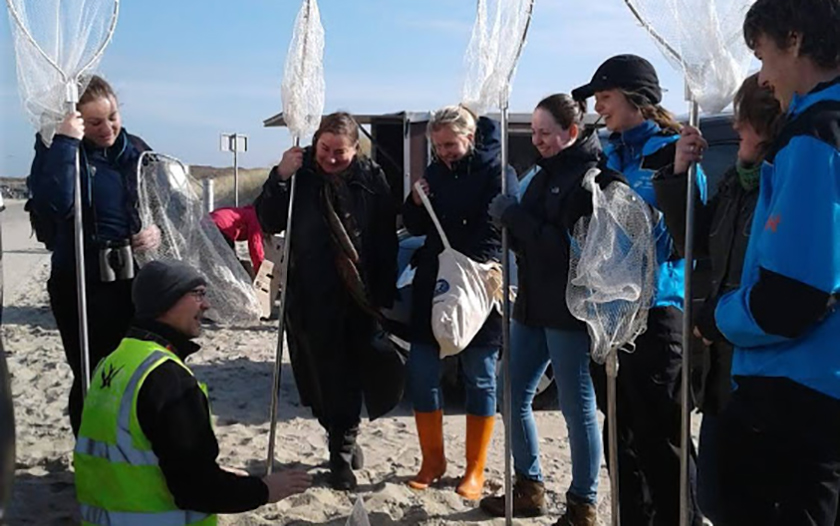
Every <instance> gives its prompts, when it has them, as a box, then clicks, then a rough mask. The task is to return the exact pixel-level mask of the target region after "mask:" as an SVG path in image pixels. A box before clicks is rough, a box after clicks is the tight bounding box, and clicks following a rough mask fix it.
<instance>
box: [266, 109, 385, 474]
mask: <svg viewBox="0 0 840 526" xmlns="http://www.w3.org/2000/svg"><path fill="white" fill-rule="evenodd" d="M292 178H297V183H296V185H297V187H296V196H295V201H296V203H295V205H294V210H293V218H294V228H293V229H292V231H291V234H290V239H289V240H287V242H288V243H291V244H292V247H294V248H293V249H292V251H291V256H290V261H289V267H288V269H289V270H288V272H289V277H288V281H287V283H288V285H287V286H288V292H287V301H288V307H287V308H286V320H287V323H286V325H287V327H288V339H289V343H290V345H289V349H290V356H291V362H292V369H293V371H294V375H295V380H296V382H295V383H296V384H297V388H298V393H299V394H300V398H301V401H302V402H303V404H304V405H307V406H310V407H311V408H312V412H313V414H314V415H315V417H316V418H317V419H318V422H319V423H320V424H321V426H322V427H323V428H324V430H325V431H326V432H327V436H328V449H329V468H330V479H329V481H330V485H331V486H332V487H333V488H335V489H338V490H351V489H354V488H355V487H356V483H357V482H356V476H355V475H354V474H353V470H354V469H360V468H361V467H362V466H363V462H364V457H363V454H362V450H361V448H360V447H359V445H358V444H357V441H356V439H357V437H358V435H359V425H360V423H361V416H360V415H361V411H362V403H363V400H364V401H365V402H367V405H368V413H369V416H370V417H371V418H376V417H377V416H381V412H378V411H377V412H374V411H373V410H372V409H371V403H372V402H373V401H374V399H376V398H377V395H381V394H382V393H384V392H385V391H387V392H388V393H391V392H392V390H391V389H389V388H390V384H391V383H392V381H393V378H380V377H377V376H376V375H372V374H369V369H368V368H366V367H364V364H369V363H370V357H371V353H373V352H374V349H373V346H372V340H373V339H374V334H375V330H376V322H377V319H378V317H379V309H380V308H382V307H389V306H391V304H392V303H393V299H394V295H395V293H396V285H395V284H396V281H397V249H398V244H397V233H396V204H395V203H394V202H393V200H392V197H391V190H390V187H389V186H388V183H387V181H386V179H385V173H384V172H383V171H382V169H381V168H380V167H379V166H378V165H377V164H376V163H374V162H373V161H372V160H370V159H367V158H365V157H363V156H362V155H361V154H360V153H359V129H358V124H357V123H356V121H355V119H353V117H352V116H351V115H350V114H348V113H344V112H338V113H334V114H331V115H328V116H326V117H325V118H324V119H323V121H322V122H321V126H320V128H318V131H317V132H315V136H314V137H313V139H312V146H309V147H306V148H300V147H297V146H295V147H292V148H290V149H289V150H287V151H286V152H285V153H284V154H283V159H282V160H281V161H280V163H279V164H278V165H277V166H275V167H274V168H273V169H272V170H271V173H270V174H269V176H268V180H267V181H266V183H265V184H264V185H263V189H262V193H261V194H260V195H259V197H257V200H256V201H255V203H254V204H255V207H256V210H257V217H258V218H259V220H260V223H261V225H262V228H263V230H264V231H266V232H268V233H272V234H276V233H280V232H283V231H285V230H286V222H287V217H288V210H289V206H290V191H291V184H292ZM392 376H393V375H392ZM397 402H398V400H394V401H391V402H390V403H386V404H385V405H386V406H390V407H391V408H393V407H394V406H395V405H396V403H397Z"/></svg>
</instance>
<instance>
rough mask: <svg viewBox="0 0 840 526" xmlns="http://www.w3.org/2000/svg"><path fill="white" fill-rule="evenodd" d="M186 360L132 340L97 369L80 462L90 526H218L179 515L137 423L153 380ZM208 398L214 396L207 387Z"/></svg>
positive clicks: (210, 519)
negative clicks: (140, 400)
mask: <svg viewBox="0 0 840 526" xmlns="http://www.w3.org/2000/svg"><path fill="white" fill-rule="evenodd" d="M169 360H172V361H174V362H175V363H177V364H178V365H180V366H181V367H183V368H184V369H186V370H187V371H188V372H189V373H190V374H192V371H190V370H189V368H188V367H187V366H186V365H185V364H184V362H183V361H181V359H180V358H178V356H176V355H175V354H174V353H172V352H171V351H169V350H168V349H166V348H164V347H163V346H161V345H160V344H158V343H156V342H152V341H146V340H137V339H134V338H125V339H123V341H122V342H121V343H120V346H119V347H118V348H117V350H115V351H114V352H113V353H111V354H110V355H109V356H108V357H107V358H105V359H104V360H102V362H100V364H99V365H98V366H97V368H96V370H95V371H94V373H93V378H92V379H91V383H90V389H89V390H88V393H87V396H86V397H85V405H84V410H83V412H82V427H81V429H80V430H79V438H78V440H77V442H76V449H75V451H74V452H73V462H74V465H75V469H76V495H77V498H78V500H79V505H80V507H81V514H82V524H83V525H84V526H184V525H191V526H215V525H216V523H217V518H216V516H215V515H208V514H206V513H200V512H196V511H188V510H182V509H179V508H178V507H177V506H176V505H175V499H174V497H173V496H172V494H171V493H170V492H169V488H168V487H167V485H166V479H165V478H164V476H163V472H162V471H161V469H160V466H159V465H158V459H157V456H155V454H154V452H153V451H152V445H151V443H150V442H149V440H148V439H147V438H146V435H145V434H144V433H143V430H142V429H141V428H140V423H139V422H138V420H137V397H138V395H139V393H140V388H141V387H142V386H143V382H144V381H145V379H146V377H148V376H149V373H151V372H152V371H154V370H155V368H157V367H158V366H160V365H161V364H163V363H165V362H167V361H169ZM199 385H200V386H201V389H202V390H203V391H204V394H205V396H206V395H207V389H206V387H205V386H204V385H203V384H199Z"/></svg>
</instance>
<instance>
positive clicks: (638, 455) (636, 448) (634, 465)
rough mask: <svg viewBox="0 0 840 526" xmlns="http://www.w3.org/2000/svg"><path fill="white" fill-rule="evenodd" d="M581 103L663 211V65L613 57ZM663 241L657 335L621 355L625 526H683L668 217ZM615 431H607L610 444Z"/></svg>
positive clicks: (613, 163) (677, 338)
mask: <svg viewBox="0 0 840 526" xmlns="http://www.w3.org/2000/svg"><path fill="white" fill-rule="evenodd" d="M572 95H573V97H574V98H575V99H578V100H585V99H587V98H589V97H592V96H594V97H595V111H596V112H597V113H598V114H599V115H601V116H602V117H603V118H604V123H605V124H606V127H607V129H608V130H609V131H610V132H612V135H611V136H610V140H609V143H608V144H607V146H606V148H605V150H604V155H605V157H606V159H605V160H606V165H607V167H609V168H611V169H613V170H616V171H618V172H621V173H622V174H623V175H624V176H625V177H626V178H627V181H628V183H629V184H630V186H631V187H632V188H633V190H635V191H636V192H637V193H638V194H639V195H640V196H641V197H642V198H643V199H644V200H645V201H646V202H647V203H648V204H649V205H651V206H653V207H656V204H657V202H656V196H655V194H654V190H653V175H654V174H655V173H656V172H657V171H658V170H660V169H662V168H664V167H665V166H666V165H668V164H670V163H672V162H673V159H674V153H675V144H676V142H677V140H679V130H680V128H681V127H680V125H679V124H678V123H677V122H676V121H675V119H674V118H673V116H672V115H671V114H670V113H669V112H668V111H667V110H665V109H664V108H662V106H660V105H659V103H660V101H661V100H662V88H661V87H660V85H659V79H658V76H657V74H656V71H655V70H654V68H653V66H652V65H651V64H650V62H648V61H647V60H645V59H643V58H641V57H638V56H635V55H618V56H615V57H612V58H610V59H609V60H607V61H606V62H604V63H603V64H602V65H601V66H600V67H599V68H598V70H597V71H596V72H595V75H594V76H593V78H592V81H591V82H590V83H589V84H586V85H585V86H582V87H580V88H578V89H576V90H574V91H573V92H572ZM697 180H698V187H699V190H700V194H701V196H702V197H703V198H705V177H704V176H703V174H702V172H701V171H699V170H698V178H697ZM654 237H655V240H656V258H657V262H658V269H657V272H656V294H655V297H654V302H653V308H651V310H650V312H649V317H648V324H647V331H646V332H645V333H643V334H642V335H641V336H640V337H639V338H638V339H637V340H636V342H635V351H634V352H632V353H624V352H621V353H619V356H620V358H619V372H618V379H617V397H616V398H617V401H616V403H617V417H618V426H617V427H618V429H617V435H618V466H617V468H618V480H619V486H620V488H621V492H620V507H621V523H622V524H628V525H637V524H642V525H662V526H673V525H675V524H678V523H679V518H680V493H679V481H680V444H681V421H680V415H681V406H680V394H679V393H680V371H681V364H682V352H683V349H682V344H681V339H682V336H681V335H682V316H683V304H684V298H683V295H684V292H683V279H684V272H685V261H684V260H683V259H681V257H680V256H679V254H678V253H677V251H676V249H675V246H674V242H673V240H672V238H671V235H670V233H669V232H668V230H667V228H666V225H665V223H664V221H663V220H662V219H661V215H660V216H659V219H658V221H657V223H656V225H655V226H654ZM592 375H593V381H594V384H595V392H596V395H597V399H598V406H599V408H600V409H601V410H602V411H603V412H604V413H606V412H607V405H606V404H607V397H606V372H605V369H604V367H603V366H598V365H596V364H594V363H593V364H592ZM607 433H608V429H607V426H605V429H604V436H605V438H606V436H607ZM605 442H606V440H605ZM692 456H693V455H692ZM609 467H610V469H616V466H609ZM693 470H694V468H693V460H692V471H693ZM692 493H693V490H692ZM694 500H695V499H694V498H693V497H692V513H691V515H692V519H691V522H690V523H691V524H692V525H697V526H699V525H700V524H701V523H702V517H701V515H700V512H699V510H698V509H697V505H696V502H694Z"/></svg>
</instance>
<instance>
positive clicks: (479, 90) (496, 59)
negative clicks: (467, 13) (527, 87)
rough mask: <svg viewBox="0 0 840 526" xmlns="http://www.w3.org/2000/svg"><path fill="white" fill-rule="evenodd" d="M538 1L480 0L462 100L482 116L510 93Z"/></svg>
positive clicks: (467, 60)
mask: <svg viewBox="0 0 840 526" xmlns="http://www.w3.org/2000/svg"><path fill="white" fill-rule="evenodd" d="M533 6H534V0H479V1H478V5H477V11H476V19H475V24H474V25H473V30H472V35H471V37H470V41H469V44H468V46H467V52H466V54H465V56H464V65H465V67H466V75H465V78H464V85H463V89H462V93H461V101H462V102H463V104H464V105H465V106H467V107H468V108H470V109H471V110H472V111H474V112H475V113H476V114H478V115H483V114H484V113H486V112H487V111H488V110H489V109H491V108H494V107H498V105H499V104H500V101H502V100H504V101H507V100H508V97H509V96H510V90H511V81H512V79H513V76H514V74H515V72H516V66H517V63H518V59H519V55H520V53H521V51H522V49H523V48H524V46H525V37H526V34H527V31H528V25H529V23H530V21H531V15H532V11H533Z"/></svg>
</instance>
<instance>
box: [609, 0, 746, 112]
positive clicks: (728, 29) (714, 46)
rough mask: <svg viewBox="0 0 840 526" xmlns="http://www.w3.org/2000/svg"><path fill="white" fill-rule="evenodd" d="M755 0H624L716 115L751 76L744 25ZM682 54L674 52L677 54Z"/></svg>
mask: <svg viewBox="0 0 840 526" xmlns="http://www.w3.org/2000/svg"><path fill="white" fill-rule="evenodd" d="M754 1H755V0H625V3H626V4H627V5H628V7H630V9H631V10H632V11H634V14H635V15H636V16H637V18H639V19H640V21H641V22H642V25H643V26H645V29H647V30H648V32H650V33H651V35H652V36H653V38H654V40H655V41H656V43H657V45H658V46H659V47H660V49H661V50H662V52H663V53H664V55H665V57H666V58H667V59H668V60H669V61H670V62H671V64H672V65H674V67H676V68H678V69H679V70H681V71H683V72H684V74H685V78H686V83H687V84H688V87H689V89H690V90H691V93H692V95H693V96H694V99H695V100H696V101H697V103H698V105H699V106H700V108H701V109H702V110H703V111H704V112H707V113H717V112H720V111H721V110H723V109H724V108H725V107H726V106H728V105H729V103H730V102H732V97H733V96H734V95H735V92H736V91H737V90H738V88H739V87H740V86H741V83H742V82H743V81H744V79H745V78H746V76H747V72H748V71H749V67H750V61H751V60H752V52H751V51H750V50H749V48H748V47H747V46H746V44H745V43H744V37H743V24H744V18H745V17H746V15H747V11H748V10H749V8H750V6H751V5H752V4H753V2H754ZM675 54H676V55H677V56H674V55H675Z"/></svg>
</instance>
